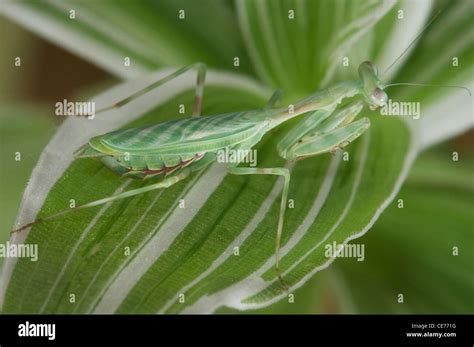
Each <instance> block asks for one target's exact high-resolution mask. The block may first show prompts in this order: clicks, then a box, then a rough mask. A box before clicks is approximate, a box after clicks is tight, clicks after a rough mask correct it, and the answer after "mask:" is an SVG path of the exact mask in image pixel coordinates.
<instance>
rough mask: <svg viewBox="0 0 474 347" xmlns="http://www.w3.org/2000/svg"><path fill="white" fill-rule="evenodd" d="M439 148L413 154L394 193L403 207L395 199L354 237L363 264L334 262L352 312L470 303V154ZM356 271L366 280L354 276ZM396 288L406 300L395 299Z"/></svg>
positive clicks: (436, 309)
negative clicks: (361, 249) (453, 155)
mask: <svg viewBox="0 0 474 347" xmlns="http://www.w3.org/2000/svg"><path fill="white" fill-rule="evenodd" d="M443 152H444V153H443ZM443 152H441V153H438V155H434V156H433V154H431V155H425V156H423V157H422V158H421V160H419V161H417V163H416V165H414V168H413V172H412V174H411V175H410V176H409V178H408V180H407V183H406V185H405V186H404V188H403V189H402V190H401V191H400V193H399V194H398V196H397V199H398V198H401V199H403V201H404V208H398V206H397V204H393V205H392V206H391V207H390V208H388V209H387V212H386V213H385V214H384V215H383V216H382V217H381V218H380V220H379V221H378V222H377V224H376V225H375V227H374V230H372V231H371V232H370V235H367V237H364V238H361V239H360V240H358V241H357V242H361V243H364V244H365V251H366V260H365V261H364V262H363V264H361V263H359V264H355V263H356V262H354V261H349V260H348V259H344V260H342V259H341V262H340V263H339V262H338V264H336V265H337V266H336V270H339V272H340V275H341V276H342V277H343V278H344V282H345V283H346V284H347V285H348V286H350V290H349V292H350V295H349V296H350V301H351V302H352V305H353V310H354V312H359V313H391V312H398V313H421V314H427V313H432V314H433V313H434V314H439V313H457V314H460V313H470V312H472V311H473V310H474V300H473V298H472V292H473V290H474V282H473V280H472V273H473V270H474V256H473V254H472V252H471V251H470V248H471V246H472V245H473V244H474V238H473V235H474V233H473V232H474V216H473V214H472V210H473V203H472V194H473V192H474V183H473V180H472V169H473V165H472V159H473V158H472V155H471V156H463V159H462V160H461V161H460V162H454V161H452V160H451V156H450V155H449V153H446V151H443ZM454 247H456V249H455V248H454ZM361 277H364V278H366V280H365V281H358V280H357V279H360V278H361ZM399 293H402V294H403V295H404V304H399V303H398V302H397V301H396V299H397V295H398V294H399ZM369 298H370V299H369ZM341 310H342V311H344V310H346V307H344V306H343V307H341Z"/></svg>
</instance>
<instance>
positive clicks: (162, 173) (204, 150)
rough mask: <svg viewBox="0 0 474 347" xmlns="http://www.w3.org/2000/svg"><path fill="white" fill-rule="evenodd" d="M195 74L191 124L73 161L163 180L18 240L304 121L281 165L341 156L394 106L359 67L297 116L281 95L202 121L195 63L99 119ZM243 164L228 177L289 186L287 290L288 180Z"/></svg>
mask: <svg viewBox="0 0 474 347" xmlns="http://www.w3.org/2000/svg"><path fill="white" fill-rule="evenodd" d="M430 23H431V22H430ZM404 53H405V52H403V53H402V54H404ZM397 59H398V58H397ZM192 69H193V70H196V71H197V82H196V88H195V98H194V107H193V115H192V117H189V118H185V119H179V120H171V121H165V122H162V123H158V124H152V125H146V126H141V127H137V128H130V129H124V130H118V131H113V132H110V133H107V134H103V135H100V136H96V137H93V138H91V139H90V140H89V142H88V143H87V144H85V145H84V146H82V147H81V148H79V149H78V150H77V151H76V152H75V153H74V154H75V156H76V158H96V159H99V160H100V161H101V162H102V163H103V164H104V165H106V166H107V167H108V168H110V169H111V170H112V171H113V172H115V173H117V174H118V175H120V176H123V177H131V178H136V179H144V180H157V182H154V183H151V184H149V185H146V186H143V187H140V188H137V189H133V190H129V191H125V192H122V193H118V194H116V195H113V196H109V197H105V198H103V199H99V200H96V201H92V202H89V203H86V204H83V205H80V206H77V207H75V208H74V209H69V210H64V211H61V212H59V213H56V214H53V215H50V216H48V217H45V218H42V219H37V220H35V221H33V222H32V223H29V224H26V225H24V226H22V227H20V228H18V229H16V230H14V231H13V232H19V231H21V230H24V229H26V228H28V227H30V226H32V225H34V224H36V223H39V222H44V221H46V220H49V219H52V218H55V217H58V216H61V215H64V214H66V213H69V212H72V211H77V210H80V209H84V208H89V207H93V206H98V205H102V204H105V203H108V202H112V201H115V200H119V199H124V198H127V197H131V196H134V195H138V194H142V193H145V192H149V191H152V190H156V189H161V188H168V187H170V186H172V185H174V184H176V183H177V182H180V181H182V180H184V179H185V178H186V177H188V176H189V175H190V174H191V173H192V172H196V171H199V170H202V169H204V168H205V167H206V166H208V165H209V164H211V163H213V162H215V161H216V158H217V155H218V153H219V151H225V150H226V151H229V150H232V151H241V152H243V153H249V151H250V150H252V148H253V147H255V145H257V144H258V143H259V142H260V140H261V139H262V137H263V136H264V135H265V134H266V133H268V132H269V131H271V130H272V129H274V128H276V127H278V126H279V125H281V124H282V123H285V122H287V121H289V120H291V119H293V118H296V117H302V118H303V119H302V120H301V121H300V122H299V123H297V124H296V125H295V126H294V128H292V129H290V131H289V132H288V133H287V134H286V135H285V136H284V137H283V138H282V139H281V140H280V142H279V143H278V145H277V148H276V150H277V152H278V154H279V155H280V156H281V157H282V158H284V159H286V160H289V161H295V160H300V159H304V158H306V157H310V156H315V155H319V154H323V153H334V152H335V151H336V150H337V149H342V148H344V147H345V146H347V145H348V144H349V143H350V142H352V141H354V140H355V139H357V138H358V137H359V136H361V135H362V134H363V133H364V132H365V131H366V130H367V129H368V128H369V127H370V121H369V119H368V118H361V119H359V120H355V118H356V116H357V115H358V114H359V113H360V112H361V110H362V109H363V107H364V105H367V106H368V107H369V108H370V109H371V110H375V109H377V108H379V107H382V106H384V105H385V104H386V103H387V100H388V96H387V94H386V92H385V90H384V89H385V88H386V87H388V86H392V85H397V84H391V85H386V86H384V85H383V84H382V83H381V81H380V79H379V74H378V70H377V68H376V66H375V65H374V64H373V63H371V62H369V61H365V62H363V63H361V64H360V65H359V69H358V73H359V79H357V80H353V81H345V82H341V83H338V84H335V85H333V86H331V87H328V88H326V89H323V90H319V91H317V92H315V93H314V94H312V95H310V96H308V97H307V98H305V99H303V100H301V101H299V102H297V103H295V104H294V105H292V106H293V107H291V108H275V107H274V105H275V104H276V102H277V101H278V100H279V99H280V98H281V95H282V93H281V91H280V90H277V91H276V92H275V93H274V94H273V95H272V96H271V98H270V100H269V101H268V103H267V105H266V107H265V108H263V109H259V110H250V111H243V112H232V113H226V114H221V115H215V116H201V106H202V100H203V92H204V82H205V75H206V66H205V65H204V64H203V63H195V64H192V65H189V66H186V67H184V68H181V69H179V70H177V71H176V72H174V73H172V74H170V75H168V76H167V77H165V78H163V79H160V80H158V81H155V82H154V83H151V84H150V85H148V86H146V87H145V88H143V89H141V90H139V91H138V92H136V93H133V94H132V95H130V96H128V97H126V98H124V99H122V100H120V101H119V102H117V103H115V104H113V105H110V106H108V107H104V108H102V109H100V110H98V111H97V112H96V113H100V112H104V111H107V110H111V109H115V108H120V107H122V106H124V105H125V104H127V103H129V102H130V101H132V100H133V99H135V98H137V97H139V96H141V95H143V94H145V93H147V92H149V91H151V90H152V89H155V88H157V87H159V86H161V85H163V84H165V83H166V82H169V81H170V80H172V79H174V78H176V77H178V76H180V75H182V74H183V73H185V72H187V71H189V70H192ZM400 84H401V83H399V84H398V85H400ZM414 85H419V84H414ZM349 98H353V100H351V101H350V102H349V103H348V104H345V105H344V106H342V105H341V104H342V102H343V101H344V100H345V99H349ZM239 164H241V162H239V161H237V162H229V163H227V169H228V172H229V173H231V174H235V175H276V176H280V177H282V178H283V182H284V183H283V190H282V195H281V202H280V211H279V218H278V225H277V230H276V237H275V269H276V273H277V276H278V278H279V280H280V282H281V283H282V284H283V286H284V287H285V285H284V281H283V278H282V275H281V272H280V267H279V265H280V255H279V250H280V240H281V236H282V233H283V225H284V218H285V210H286V206H287V200H288V189H289V183H290V172H289V170H288V169H287V168H284V167H270V168H260V167H240V166H239Z"/></svg>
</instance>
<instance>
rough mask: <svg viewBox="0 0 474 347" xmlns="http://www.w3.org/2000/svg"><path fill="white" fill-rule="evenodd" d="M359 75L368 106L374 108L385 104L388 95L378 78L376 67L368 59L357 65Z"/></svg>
mask: <svg viewBox="0 0 474 347" xmlns="http://www.w3.org/2000/svg"><path fill="white" fill-rule="evenodd" d="M359 76H360V79H361V81H362V93H363V94H364V96H365V100H366V102H367V104H368V105H369V108H370V109H371V110H375V109H377V108H379V107H382V106H383V105H385V104H386V103H387V100H388V96H387V93H385V91H384V90H383V89H384V88H383V86H382V83H381V82H380V80H379V77H378V71H377V67H376V66H375V65H374V64H372V63H371V62H370V61H364V62H363V63H362V64H360V65H359Z"/></svg>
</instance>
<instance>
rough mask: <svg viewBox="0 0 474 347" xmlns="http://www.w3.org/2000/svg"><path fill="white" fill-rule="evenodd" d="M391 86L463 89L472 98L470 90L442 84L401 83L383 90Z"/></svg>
mask: <svg viewBox="0 0 474 347" xmlns="http://www.w3.org/2000/svg"><path fill="white" fill-rule="evenodd" d="M392 86H419V87H441V88H456V89H464V90H465V91H466V92H467V93H468V94H469V95H470V96H472V93H471V90H470V89H469V88H467V87H463V86H454V85H443V84H429V83H409V82H401V83H391V84H387V85H386V86H385V88H388V87H392Z"/></svg>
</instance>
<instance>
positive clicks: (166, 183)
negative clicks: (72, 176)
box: [10, 168, 191, 234]
mask: <svg viewBox="0 0 474 347" xmlns="http://www.w3.org/2000/svg"><path fill="white" fill-rule="evenodd" d="M190 173H191V170H190V169H188V168H185V169H183V170H182V171H180V172H179V173H178V174H176V175H173V176H169V177H167V178H165V179H163V180H162V181H160V182H158V183H154V184H150V185H147V186H144V187H140V188H136V189H132V190H127V191H125V192H123V193H119V194H116V195H112V196H109V197H106V198H103V199H99V200H95V201H91V202H88V203H86V204H83V205H79V206H77V207H75V208H74V209H67V210H63V211H60V212H58V213H55V214H52V215H50V216H48V217H45V218H41V219H36V220H35V221H33V222H31V223H28V224H25V225H23V226H22V227H20V228H18V229H15V230H13V231H11V233H10V234H13V233H16V232H19V231H22V230H24V229H27V228H29V227H31V226H33V225H35V224H38V223H42V222H45V221H48V220H50V219H53V218H57V217H60V216H62V215H65V214H68V213H71V212H74V211H79V210H82V209H85V208H89V207H93V206H99V205H104V204H106V203H109V202H112V201H115V200H120V199H124V198H128V197H131V196H135V195H138V194H143V193H146V192H149V191H152V190H156V189H161V188H168V187H170V186H172V185H174V184H176V183H178V182H179V181H182V180H183V179H185V178H186V177H188V176H189V174H190Z"/></svg>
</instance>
